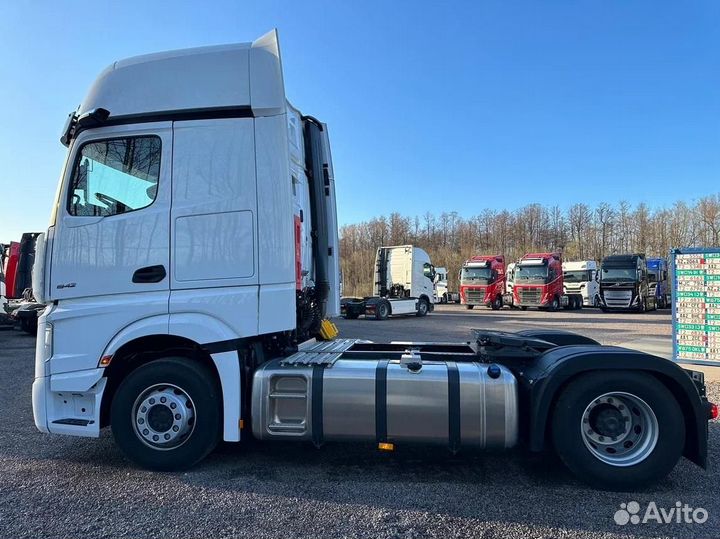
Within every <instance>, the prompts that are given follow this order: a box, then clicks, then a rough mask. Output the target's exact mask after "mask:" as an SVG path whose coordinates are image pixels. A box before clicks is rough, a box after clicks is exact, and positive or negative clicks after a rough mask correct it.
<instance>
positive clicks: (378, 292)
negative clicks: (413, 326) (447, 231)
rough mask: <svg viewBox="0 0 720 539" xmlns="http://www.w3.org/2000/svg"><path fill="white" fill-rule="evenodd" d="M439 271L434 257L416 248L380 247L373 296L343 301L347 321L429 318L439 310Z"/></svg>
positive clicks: (342, 312) (411, 246) (376, 258)
mask: <svg viewBox="0 0 720 539" xmlns="http://www.w3.org/2000/svg"><path fill="white" fill-rule="evenodd" d="M435 277H436V274H435V267H434V266H433V265H432V263H431V262H430V255H428V254H427V252H425V250H423V249H421V248H420V247H415V246H413V245H393V246H383V247H378V249H377V252H376V254H375V278H374V285H373V295H372V296H367V297H363V298H351V297H347V298H342V300H341V301H340V312H341V314H342V316H344V317H345V318H350V319H355V318H358V317H359V316H361V315H363V316H366V317H371V318H375V319H377V320H386V319H387V318H388V317H390V316H394V315H416V316H425V315H427V314H428V313H429V312H432V311H433V310H434V309H435V301H434V298H435V296H436V294H437V291H436V289H435Z"/></svg>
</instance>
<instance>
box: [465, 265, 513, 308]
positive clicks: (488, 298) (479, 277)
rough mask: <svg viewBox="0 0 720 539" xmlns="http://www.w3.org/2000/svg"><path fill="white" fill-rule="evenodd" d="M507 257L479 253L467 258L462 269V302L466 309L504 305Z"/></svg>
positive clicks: (500, 306)
mask: <svg viewBox="0 0 720 539" xmlns="http://www.w3.org/2000/svg"><path fill="white" fill-rule="evenodd" d="M505 278H506V277H505V257H504V256H503V255H479V256H473V257H472V258H470V259H469V260H466V261H465V263H464V264H463V266H462V269H461V270H460V303H462V304H463V305H465V308H466V309H472V308H473V307H475V305H485V306H487V307H490V308H492V309H493V310H498V309H501V308H502V306H503V295H504V294H505Z"/></svg>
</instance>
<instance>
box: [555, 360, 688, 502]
mask: <svg viewBox="0 0 720 539" xmlns="http://www.w3.org/2000/svg"><path fill="white" fill-rule="evenodd" d="M551 424H552V438H553V443H554V446H555V450H556V451H557V454H558V455H559V456H560V459H561V460H562V461H563V462H564V463H565V465H566V466H567V467H568V468H569V469H570V470H571V471H572V472H573V473H574V474H575V475H576V476H577V477H578V478H579V479H581V480H582V481H584V482H586V483H588V484H590V485H592V486H594V487H599V488H603V489H612V490H635V489H638V488H641V487H643V486H645V485H648V484H650V483H653V482H656V481H658V480H660V479H662V478H663V477H665V476H666V475H667V474H668V473H670V471H671V470H672V469H673V468H674V467H675V464H676V463H677V462H678V460H679V459H680V456H681V455H682V450H683V445H684V443H685V423H684V419H683V414H682V411H681V410H680V406H679V405H678V403H677V401H676V400H675V397H673V394H672V393H671V392H670V391H669V390H668V389H667V388H666V387H665V386H664V385H663V384H662V383H661V382H660V381H658V380H657V379H656V378H654V377H653V376H651V375H648V374H645V373H641V372H632V371H604V372H592V373H588V374H584V375H581V376H580V377H578V378H575V379H574V380H572V381H570V383H569V384H568V385H567V387H566V389H565V390H564V391H563V392H562V394H561V395H560V398H559V399H558V401H557V404H556V405H555V408H554V410H553V417H552V423H551Z"/></svg>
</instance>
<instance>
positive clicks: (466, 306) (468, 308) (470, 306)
mask: <svg viewBox="0 0 720 539" xmlns="http://www.w3.org/2000/svg"><path fill="white" fill-rule="evenodd" d="M473 307H475V305H465V308H466V309H467V310H468V311H470V310H472V308H473Z"/></svg>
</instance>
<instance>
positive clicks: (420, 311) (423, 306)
mask: <svg viewBox="0 0 720 539" xmlns="http://www.w3.org/2000/svg"><path fill="white" fill-rule="evenodd" d="M428 309H429V307H428V302H427V300H426V299H425V298H421V299H419V300H418V306H417V313H415V314H416V315H417V316H425V315H426V314H427V313H428Z"/></svg>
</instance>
